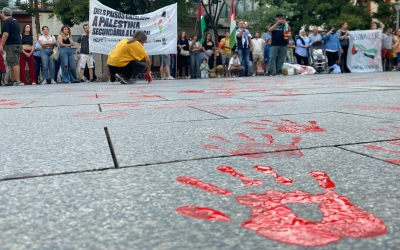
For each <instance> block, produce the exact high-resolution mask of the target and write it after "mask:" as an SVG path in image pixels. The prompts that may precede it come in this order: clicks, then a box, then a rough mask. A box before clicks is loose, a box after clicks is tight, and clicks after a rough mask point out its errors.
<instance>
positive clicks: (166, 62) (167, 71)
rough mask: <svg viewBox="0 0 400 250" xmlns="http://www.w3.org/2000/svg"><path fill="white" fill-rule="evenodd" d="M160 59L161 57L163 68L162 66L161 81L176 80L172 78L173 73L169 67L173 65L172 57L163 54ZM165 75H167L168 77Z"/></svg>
mask: <svg viewBox="0 0 400 250" xmlns="http://www.w3.org/2000/svg"><path fill="white" fill-rule="evenodd" d="M160 57H161V66H160V76H161V80H174V78H173V77H172V76H171V71H170V67H169V66H170V65H171V56H170V55H169V54H163V55H161V56H160ZM164 67H165V73H164ZM165 74H167V76H166V77H165Z"/></svg>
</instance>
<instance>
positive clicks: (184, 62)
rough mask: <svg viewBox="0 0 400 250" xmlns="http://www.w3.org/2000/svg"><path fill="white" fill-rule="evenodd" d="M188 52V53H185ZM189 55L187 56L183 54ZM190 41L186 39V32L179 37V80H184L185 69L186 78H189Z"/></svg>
mask: <svg viewBox="0 0 400 250" xmlns="http://www.w3.org/2000/svg"><path fill="white" fill-rule="evenodd" d="M184 51H186V52H184ZM183 53H187V54H183ZM189 56H190V53H189V41H188V40H187V38H186V32H185V31H182V32H181V33H179V36H178V71H179V72H178V73H179V78H183V69H185V78H186V79H188V78H189Z"/></svg>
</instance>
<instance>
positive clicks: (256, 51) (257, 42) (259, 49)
mask: <svg viewBox="0 0 400 250" xmlns="http://www.w3.org/2000/svg"><path fill="white" fill-rule="evenodd" d="M251 43H252V44H253V67H254V73H255V75H257V72H258V64H259V63H260V64H261V68H262V69H263V68H264V46H265V41H264V40H263V39H261V38H260V33H259V32H256V33H255V34H254V38H253V39H252V40H251Z"/></svg>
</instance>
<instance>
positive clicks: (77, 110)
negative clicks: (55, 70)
mask: <svg viewBox="0 0 400 250" xmlns="http://www.w3.org/2000/svg"><path fill="white" fill-rule="evenodd" d="M0 99H1V100H0V116H1V121H2V126H1V132H0V145H1V150H0V159H1V165H0V195H1V199H0V249H18V250H19V249H29V250H31V249H49V250H50V249H51V250H54V249H307V248H314V247H316V246H317V249H329V250H330V249H374V250H375V249H399V246H400V237H399V232H400V184H399V180H400V178H399V175H400V74H399V73H398V72H389V73H368V74H338V75H310V76H287V77H270V78H267V77H248V78H229V79H226V78H225V79H203V80H200V79H198V80H173V81H160V80H155V81H153V82H152V83H151V84H147V83H145V82H138V83H137V84H135V85H121V84H119V83H110V82H105V83H82V84H57V85H46V86H24V87H1V88H0ZM314 249H315V248H314Z"/></svg>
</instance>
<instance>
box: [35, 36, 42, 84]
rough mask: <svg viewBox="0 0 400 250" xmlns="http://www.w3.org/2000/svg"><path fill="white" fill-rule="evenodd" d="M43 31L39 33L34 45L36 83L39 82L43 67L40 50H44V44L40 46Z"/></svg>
mask: <svg viewBox="0 0 400 250" xmlns="http://www.w3.org/2000/svg"><path fill="white" fill-rule="evenodd" d="M41 35H42V34H41V33H38V34H37V40H36V41H35V44H34V46H33V48H34V49H33V63H34V65H35V77H36V79H35V80H36V81H35V82H36V83H39V76H40V72H41V69H42V56H41V54H40V51H41V50H42V46H40V43H39V41H38V40H39V37H40V36H41Z"/></svg>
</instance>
